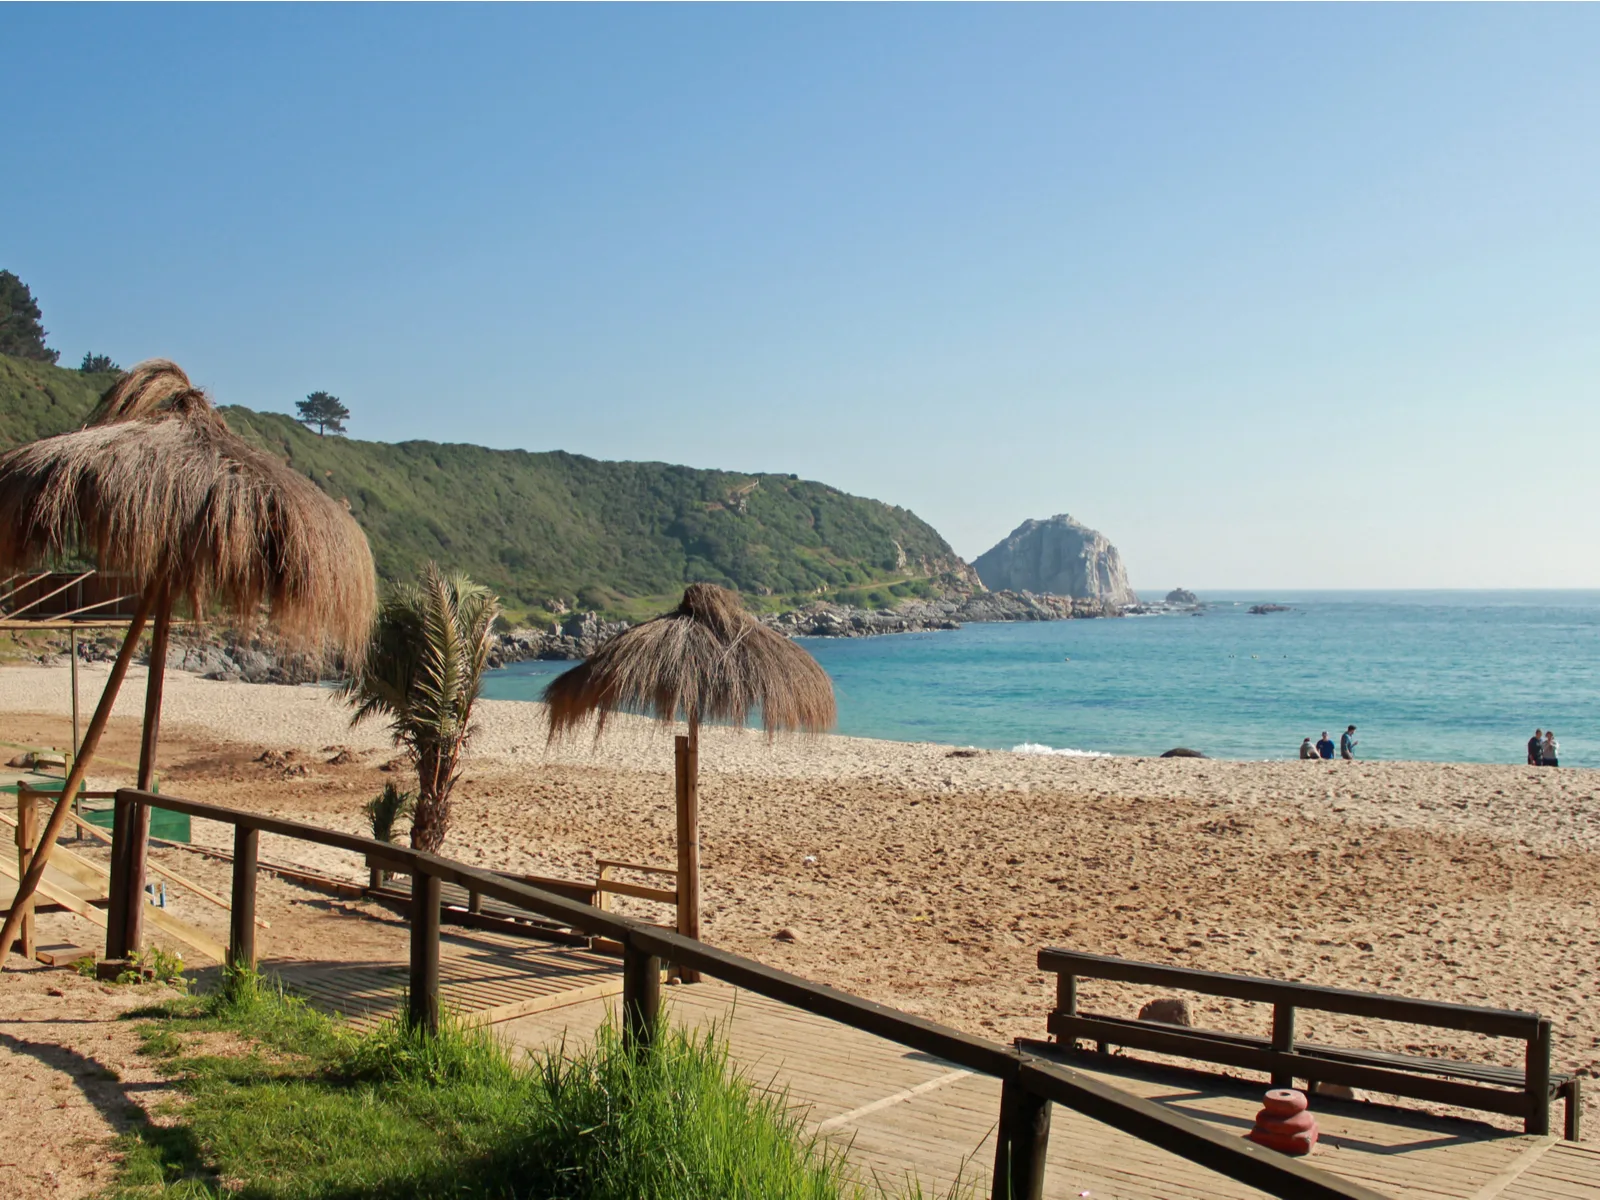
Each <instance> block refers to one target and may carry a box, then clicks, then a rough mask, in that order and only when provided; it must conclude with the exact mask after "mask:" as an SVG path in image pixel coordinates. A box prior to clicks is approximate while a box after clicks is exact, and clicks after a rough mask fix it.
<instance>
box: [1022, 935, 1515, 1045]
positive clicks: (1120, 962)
mask: <svg viewBox="0 0 1600 1200" xmlns="http://www.w3.org/2000/svg"><path fill="white" fill-rule="evenodd" d="M1038 961H1039V969H1040V970H1041V971H1055V972H1063V971H1065V972H1068V973H1071V974H1073V975H1076V976H1078V977H1079V978H1080V979H1109V980H1114V981H1116V982H1118V983H1146V984H1154V985H1155V986H1157V987H1172V988H1178V989H1181V990H1183V991H1188V992H1200V993H1201V994H1203V995H1207V996H1230V997H1232V998H1233V999H1235V1000H1255V1001H1259V1002H1261V1003H1263V1004H1277V1003H1279V1002H1280V1001H1282V1002H1286V1003H1289V1004H1294V1005H1296V1006H1298V1007H1300V1008H1309V1009H1312V1010H1314V1011H1316V1012H1336V1013H1344V1014H1346V1015H1347V1016H1354V1017H1372V1018H1374V1019H1376V1020H1380V1021H1405V1022H1408V1023H1410V1024H1413V1025H1432V1026H1434V1027H1436V1028H1442V1029H1461V1030H1466V1031H1467V1032H1469V1033H1486V1034H1488V1035H1490V1036H1491V1037H1514V1038H1529V1037H1532V1036H1533V1035H1534V1032H1535V1029H1536V1027H1537V1026H1538V1023H1539V1014H1538V1013H1531V1012H1520V1011H1517V1010H1515V1009H1505V1008H1483V1007H1480V1006H1478V1005H1474V1004H1451V1003H1448V1002H1446V1001H1443V1000H1413V999H1410V998H1409V997H1405V996H1385V995H1380V994H1378V993H1375V992H1358V991H1353V990H1351V989H1350V988H1336V987H1327V986H1325V985H1323V984H1316V983H1291V982H1289V981H1287V980H1283V979H1264V978H1262V977H1260V976H1256V975H1229V974H1226V973H1224V972H1221V971H1199V970H1196V969H1194V968H1193V967H1171V966H1167V965H1165V964H1163V963H1151V962H1137V961H1134V960H1132V959H1126V958H1117V957H1115V956H1114V955H1109V954H1087V953H1084V952H1082V951H1077V950H1058V949H1050V950H1041V951H1039V960H1038Z"/></svg>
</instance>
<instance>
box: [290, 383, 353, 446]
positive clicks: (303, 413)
mask: <svg viewBox="0 0 1600 1200" xmlns="http://www.w3.org/2000/svg"><path fill="white" fill-rule="evenodd" d="M295 411H296V413H297V414H298V416H297V418H296V419H297V420H299V421H300V422H302V423H303V424H306V425H315V426H316V427H317V436H318V437H323V436H325V435H326V434H329V433H343V432H344V422H345V418H347V417H348V416H349V415H350V410H349V409H348V408H346V407H345V406H344V405H343V404H342V403H341V402H340V400H339V397H337V396H333V395H329V394H328V393H327V392H312V393H311V394H310V395H309V396H307V397H306V398H305V399H304V400H300V401H297V402H296V403H295Z"/></svg>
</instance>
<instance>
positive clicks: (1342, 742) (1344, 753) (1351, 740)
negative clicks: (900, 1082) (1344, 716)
mask: <svg viewBox="0 0 1600 1200" xmlns="http://www.w3.org/2000/svg"><path fill="white" fill-rule="evenodd" d="M1355 756H1356V727H1355V726H1354V725H1352V726H1350V728H1349V729H1346V730H1345V731H1344V732H1343V733H1341V734H1340V735H1339V757H1340V758H1343V759H1346V760H1348V759H1353V758H1354V757H1355Z"/></svg>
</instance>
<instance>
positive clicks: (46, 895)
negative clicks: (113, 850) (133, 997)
mask: <svg viewBox="0 0 1600 1200" xmlns="http://www.w3.org/2000/svg"><path fill="white" fill-rule="evenodd" d="M0 825H9V826H11V827H12V828H15V825H16V822H15V821H13V820H11V819H10V818H7V817H5V816H3V815H0ZM17 875H18V872H17V863H16V860H15V859H14V858H13V857H12V856H11V855H9V854H4V853H0V909H4V910H5V911H10V908H11V901H12V898H13V897H14V896H15V895H16V885H17ZM110 886H111V876H110V873H109V872H108V871H107V870H106V869H105V868H104V867H102V866H100V864H99V863H96V862H92V861H91V860H89V859H87V858H84V857H83V855H81V854H76V853H74V852H73V851H71V850H68V849H67V848H66V847H65V846H63V845H61V844H60V843H59V842H58V843H57V844H56V846H55V848H54V849H53V850H52V851H51V853H50V860H49V862H47V863H46V864H45V869H44V877H43V878H42V879H41V880H40V881H39V890H38V892H37V896H38V898H39V900H40V901H42V902H46V903H49V904H55V905H59V906H60V907H62V908H65V909H68V910H69V911H71V912H74V913H76V914H77V915H78V916H80V917H82V918H83V919H84V920H86V921H89V922H91V923H92V924H94V925H95V926H96V927H98V928H99V929H100V930H101V931H102V937H103V936H104V930H105V927H106V914H105V911H104V910H103V909H101V908H99V907H97V906H98V905H101V904H104V903H105V900H106V894H107V889H108V888H109V887H110ZM144 920H145V927H146V928H147V929H148V930H150V931H152V932H159V933H162V934H164V935H166V936H167V937H168V938H170V939H172V940H173V941H176V942H180V943H182V944H183V945H184V946H186V947H188V948H189V949H190V950H198V951H199V952H200V953H201V954H204V955H205V956H206V957H207V958H210V959H211V960H213V961H214V962H219V963H220V962H221V961H222V960H223V958H224V957H225V955H226V951H225V949H224V947H223V945H222V943H221V942H219V941H217V940H216V939H215V938H214V937H212V936H211V935H210V934H207V933H206V932H204V931H203V930H200V929H196V928H195V927H194V926H193V925H190V924H189V923H188V922H187V921H182V920H179V919H178V918H177V917H174V916H172V915H171V914H170V913H168V912H167V911H166V909H164V908H159V907H157V906H156V905H154V904H151V903H150V902H149V901H148V900H146V901H145V904H144Z"/></svg>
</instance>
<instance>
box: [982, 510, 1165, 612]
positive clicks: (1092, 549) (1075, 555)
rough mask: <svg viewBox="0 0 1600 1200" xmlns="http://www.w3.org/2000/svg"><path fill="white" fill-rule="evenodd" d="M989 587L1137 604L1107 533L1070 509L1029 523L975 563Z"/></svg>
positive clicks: (1119, 558)
mask: <svg viewBox="0 0 1600 1200" xmlns="http://www.w3.org/2000/svg"><path fill="white" fill-rule="evenodd" d="M972 565H973V566H974V567H975V568H977V571H978V578H979V579H981V580H982V581H983V586H984V587H986V588H988V589H989V590H990V591H995V592H1000V591H1013V592H1034V593H1036V594H1037V593H1043V594H1046V595H1052V596H1072V597H1074V598H1077V599H1085V600H1100V601H1102V602H1104V603H1107V604H1135V603H1137V602H1138V599H1139V598H1138V597H1137V596H1135V595H1134V594H1133V589H1132V588H1131V587H1129V586H1128V573H1127V571H1126V570H1124V569H1123V566H1122V555H1120V554H1118V553H1117V548H1116V547H1115V546H1113V545H1112V544H1111V543H1110V542H1109V541H1108V540H1106V536H1105V535H1104V534H1102V533H1097V532H1096V531H1095V530H1093V529H1090V528H1088V527H1087V526H1086V525H1081V524H1079V523H1078V522H1077V521H1074V520H1073V519H1072V518H1071V517H1069V516H1067V515H1066V514H1065V513H1062V514H1060V515H1059V516H1054V517H1051V518H1050V519H1049V520H1048V521H1032V520H1030V521H1024V522H1023V523H1022V524H1021V525H1018V526H1017V527H1016V528H1015V529H1013V530H1012V531H1011V536H1010V537H1008V538H1006V539H1005V540H1004V541H1003V542H1000V543H999V544H998V545H996V546H994V547H993V548H992V549H990V550H989V551H988V552H987V553H985V554H981V555H979V556H978V558H977V559H976V560H975V561H974V562H973V564H972Z"/></svg>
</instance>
